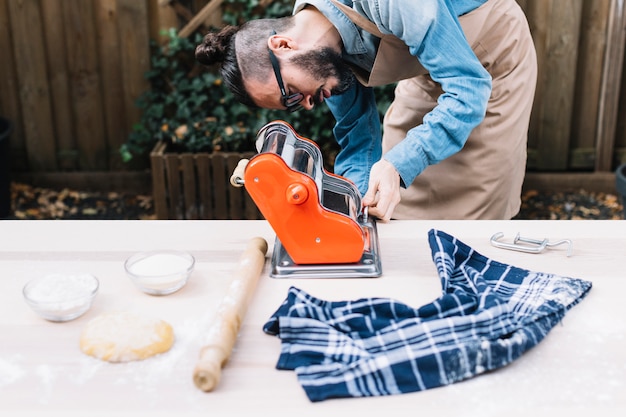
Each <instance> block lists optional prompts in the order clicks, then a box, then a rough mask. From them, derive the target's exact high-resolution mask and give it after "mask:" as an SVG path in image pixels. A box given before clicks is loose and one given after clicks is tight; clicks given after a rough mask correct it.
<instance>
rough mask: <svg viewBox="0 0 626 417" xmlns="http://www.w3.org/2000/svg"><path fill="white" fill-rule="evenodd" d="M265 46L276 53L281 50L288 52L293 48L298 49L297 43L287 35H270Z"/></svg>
mask: <svg viewBox="0 0 626 417" xmlns="http://www.w3.org/2000/svg"><path fill="white" fill-rule="evenodd" d="M267 47H268V48H270V49H271V50H272V52H274V53H275V54H276V55H279V54H280V53H282V52H289V51H290V50H293V49H298V43H297V42H296V41H295V40H294V39H293V38H290V37H289V36H285V35H272V36H270V37H269V38H268V40H267Z"/></svg>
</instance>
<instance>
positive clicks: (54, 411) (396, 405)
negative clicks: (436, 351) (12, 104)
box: [0, 220, 626, 416]
mask: <svg viewBox="0 0 626 417" xmlns="http://www.w3.org/2000/svg"><path fill="white" fill-rule="evenodd" d="M431 228H435V229H439V230H442V231H445V232H447V233H449V234H451V235H453V236H456V237H457V238H459V239H460V240H461V241H463V242H465V243H466V244H468V245H470V246H472V247H473V248H474V249H476V250H477V251H479V252H481V253H482V254H484V255H486V256H489V257H491V258H493V259H495V260H498V261H501V262H506V263H510V264H512V265H515V266H519V267H523V268H527V269H531V270H536V271H542V272H552V273H556V274H560V275H565V276H572V277H577V278H582V279H586V280H590V281H592V282H593V288H592V290H591V292H590V294H589V295H588V296H587V297H586V298H585V299H584V300H583V301H582V302H581V303H580V304H579V305H577V306H575V307H574V308H573V309H572V310H570V311H569V312H568V313H567V314H566V316H565V319H564V320H563V323H562V324H561V325H558V326H556V327H555V328H554V329H553V330H552V331H551V333H550V334H549V335H548V336H547V338H546V339H544V340H543V341H542V342H541V343H540V344H539V345H538V346H537V347H535V348H534V349H532V350H531V351H529V352H527V353H526V354H524V355H523V356H522V357H521V358H519V359H518V360H517V361H515V362H513V363H512V364H510V365H509V366H507V367H504V368H501V369H499V370H496V371H494V372H491V373H488V374H484V375H481V376H478V377H475V378H472V379H469V380H467V381H464V382H460V383H457V384H453V385H451V386H447V387H442V388H437V389H433V390H429V391H424V392H417V393H412V394H404V395H398V396H390V397H377V398H364V399H341V400H329V401H324V402H321V403H311V402H309V400H308V399H307V397H306V395H305V394H304V391H303V390H302V388H301V387H300V385H299V383H298V381H297V379H296V375H295V373H294V372H290V371H279V370H276V369H275V364H276V360H277V359H278V355H279V350H280V341H279V340H278V339H277V338H275V337H273V336H269V335H266V334H265V333H263V331H262V326H263V324H264V323H265V321H266V320H267V319H268V318H269V317H270V316H271V314H272V313H273V312H274V311H275V310H276V309H277V308H278V306H279V305H280V303H281V302H282V301H283V299H284V297H285V296H286V294H287V290H288V288H289V287H291V286H297V287H299V288H301V289H303V290H305V291H307V292H309V293H310V294H312V295H314V296H316V297H319V298H323V299H328V300H350V299H355V298H360V297H364V296H375V297H392V298H396V299H398V300H400V301H403V302H405V303H407V304H409V305H412V306H414V307H418V306H420V305H422V304H425V303H428V302H430V301H432V300H433V299H435V298H437V297H438V296H439V293H440V287H439V279H438V277H437V275H436V271H435V268H434V265H433V263H432V260H431V257H430V256H431V255H430V249H429V246H428V240H427V233H428V230H430V229H431ZM378 231H379V235H380V246H381V253H382V264H383V276H382V277H379V278H367V279H354V278H351V279H275V278H270V277H269V275H268V271H269V257H270V255H271V250H272V247H273V242H274V236H275V235H274V233H273V231H272V229H271V227H270V226H269V224H268V223H266V222H264V221H65V220H63V221H2V222H0V415H3V416H19V415H33V414H42V415H44V414H45V415H63V416H73V415H77V416H78V415H80V416H85V415H90V416H91V415H94V414H98V413H99V414H102V415H107V416H111V415H115V416H118V415H133V416H134V415H137V413H138V412H143V413H144V414H145V413H147V412H149V413H150V415H157V416H159V415H185V416H191V415H215V416H226V415H228V416H231V415H245V416H253V415H259V414H261V413H262V414H263V415H271V416H296V415H297V416H309V415H310V416H313V415H315V416H320V415H322V416H323V415H328V416H331V415H332V416H337V415H340V413H350V415H354V416H358V415H363V414H365V415H376V414H380V415H392V414H393V413H397V412H407V413H408V412H410V413H411V414H413V415H424V416H434V415H457V416H468V415H476V416H492V415H493V416H496V415H505V413H506V414H507V415H510V414H513V415H522V414H526V415H533V416H538V415H552V414H553V413H554V412H556V411H557V410H558V411H559V412H563V411H572V412H578V411H580V412H585V414H588V413H591V412H593V413H594V415H595V414H597V415H600V414H603V415H615V416H617V415H620V416H623V415H626V414H625V413H624V412H625V411H626V221H619V220H617V221H590V220H586V221H399V222H392V223H389V224H379V225H378ZM496 232H503V233H504V240H512V238H513V237H514V236H515V234H516V233H517V232H520V233H521V234H522V235H523V236H524V237H532V238H538V239H542V238H548V239H550V240H551V241H555V240H559V239H572V240H573V243H574V253H573V256H571V257H567V256H566V254H565V252H566V251H565V247H564V246H563V247H557V248H553V249H549V250H546V251H544V252H543V253H541V254H527V253H520V252H513V251H508V250H503V249H499V248H495V247H493V246H491V245H490V243H489V238H490V237H491V236H492V235H493V234H494V233H496ZM255 236H261V237H264V238H265V239H266V240H267V241H268V243H269V244H270V250H269V251H268V255H267V261H266V264H265V268H264V272H263V274H262V275H261V277H260V280H259V283H258V287H257V291H256V292H255V294H254V298H253V301H252V303H251V305H250V307H249V309H248V314H247V315H246V318H245V321H244V322H243V325H242V328H241V332H240V335H239V338H238V341H237V344H236V346H235V349H234V351H233V353H232V356H231V358H230V361H229V362H228V364H227V365H226V367H225V368H224V369H223V374H222V379H221V381H220V383H219V385H218V387H217V388H216V389H215V390H214V391H212V392H209V393H205V392H202V391H200V390H199V389H197V388H196V387H195V385H194V384H193V381H192V371H193V367H194V366H195V362H196V358H197V356H198V352H199V349H200V346H201V340H202V337H203V335H205V334H206V331H207V329H208V328H209V326H210V324H211V319H212V317H213V315H214V314H215V311H216V308H217V305H218V303H219V302H220V299H221V297H222V296H223V295H224V294H225V291H226V288H227V284H228V280H229V278H230V277H231V275H232V273H233V271H234V270H235V268H236V266H237V262H238V259H239V256H240V254H241V252H242V251H243V250H244V249H245V247H246V245H247V242H248V240H249V239H250V238H252V237H255ZM148 249H182V250H187V251H189V252H191V253H192V254H193V255H194V256H195V257H196V260H197V264H196V269H195V271H194V273H193V275H192V277H191V279H190V281H189V283H188V284H187V285H186V286H185V287H184V288H183V289H181V290H180V291H179V292H177V293H174V294H172V295H169V296H164V297H155V296H149V295H146V294H143V293H141V292H139V290H137V289H136V288H135V287H134V286H133V285H132V283H131V282H130V281H129V280H128V279H127V277H126V276H125V273H124V268H123V263H124V260H125V259H126V258H127V257H128V256H130V255H131V254H133V253H135V252H138V251H143V250H148ZM51 272H65V273H78V272H88V273H92V274H94V275H96V276H97V277H98V278H99V279H100V292H99V294H98V296H97V297H96V300H95V302H94V305H93V307H92V308H91V310H89V311H88V312H87V313H86V314H85V315H84V316H82V317H80V318H78V319H76V320H74V321H71V322H66V323H52V322H48V321H45V320H43V319H42V318H40V317H39V316H37V315H35V313H34V312H33V311H32V310H30V308H29V307H28V306H27V305H26V303H25V302H24V300H23V297H22V293H21V291H22V287H23V286H24V284H25V283H26V282H28V281H29V280H30V279H32V278H35V277H37V276H40V275H45V274H48V273H51ZM116 310H130V311H134V310H136V311H140V312H143V313H145V314H151V315H154V316H157V317H159V318H162V319H164V320H166V321H168V322H169V323H171V324H172V326H173V327H174V332H175V335H176V342H175V344H174V346H173V348H172V350H170V351H169V352H168V353H166V354H163V355H160V356H157V357H154V358H151V359H147V360H144V361H140V362H133V363H125V364H110V363H106V362H102V361H99V360H97V359H94V358H91V357H88V356H86V355H84V354H83V353H81V351H80V349H79V346H78V340H79V335H80V332H81V330H82V329H83V328H84V326H85V325H86V323H87V322H88V321H89V320H90V319H92V318H94V317H96V316H97V315H98V314H100V313H103V312H107V311H116ZM87 412H89V414H87ZM530 412H532V414H530Z"/></svg>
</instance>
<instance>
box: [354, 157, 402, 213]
mask: <svg viewBox="0 0 626 417" xmlns="http://www.w3.org/2000/svg"><path fill="white" fill-rule="evenodd" d="M399 202H400V175H399V174H398V171H396V168H395V167H394V166H393V165H392V164H391V163H390V162H388V161H385V160H384V159H381V160H380V161H378V162H376V163H375V164H374V165H373V166H372V170H371V171H370V181H369V184H368V189H367V192H366V193H365V196H363V205H364V206H368V207H369V209H368V210H369V211H368V212H369V214H370V215H372V216H376V217H378V218H379V219H380V220H381V221H383V222H388V221H389V220H391V215H392V214H393V210H394V209H395V208H396V206H397V205H398V203H399Z"/></svg>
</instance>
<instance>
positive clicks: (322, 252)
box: [231, 121, 382, 278]
mask: <svg viewBox="0 0 626 417" xmlns="http://www.w3.org/2000/svg"><path fill="white" fill-rule="evenodd" d="M256 148H257V151H258V153H257V154H256V155H254V156H253V157H252V158H250V159H249V160H246V159H244V160H242V161H240V163H239V165H238V166H237V168H236V169H235V171H234V172H233V175H232V177H231V184H232V185H234V186H238V187H241V186H245V188H246V191H247V192H248V194H249V195H250V197H251V198H252V200H253V201H254V203H255V204H256V205H257V207H258V208H259V210H260V211H261V213H262V214H263V216H264V217H265V219H266V220H267V221H268V222H269V223H270V225H271V226H272V228H273V230H274V232H275V233H276V241H275V244H274V250H273V254H272V260H271V266H272V268H271V272H270V275H271V276H272V277H274V278H281V277H301V278H327V277H328V278H330V277H337V278H343V277H378V276H380V275H381V274H382V268H381V262H380V254H379V245H378V233H377V229H376V221H375V219H373V218H368V216H367V210H363V209H362V205H361V194H360V193H359V190H358V189H357V187H356V186H355V185H354V183H352V182H351V181H350V180H348V179H346V178H344V177H341V176H338V175H334V174H331V173H329V172H328V171H326V170H325V169H324V167H323V158H322V153H321V151H320V148H319V147H318V146H317V144H316V143H315V142H313V141H311V140H309V139H306V138H303V137H301V136H298V135H297V134H296V132H295V131H294V129H293V128H292V127H291V126H290V125H289V124H288V123H286V122H283V121H274V122H271V123H269V124H267V125H265V126H264V127H263V128H261V130H259V133H258V135H257V139H256Z"/></svg>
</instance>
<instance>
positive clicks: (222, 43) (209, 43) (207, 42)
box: [195, 26, 239, 65]
mask: <svg viewBox="0 0 626 417" xmlns="http://www.w3.org/2000/svg"><path fill="white" fill-rule="evenodd" d="M238 30H239V28H238V27H236V26H226V27H224V28H223V29H222V30H220V31H219V32H217V33H216V32H210V33H207V34H206V35H205V36H204V39H202V43H201V44H199V45H198V46H197V47H196V52H195V55H196V60H197V61H198V62H200V63H201V64H203V65H213V64H216V63H220V62H223V61H224V58H225V57H226V55H227V54H228V51H229V49H230V47H231V43H232V41H233V40H234V38H233V36H234V35H235V33H237V31H238Z"/></svg>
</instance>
